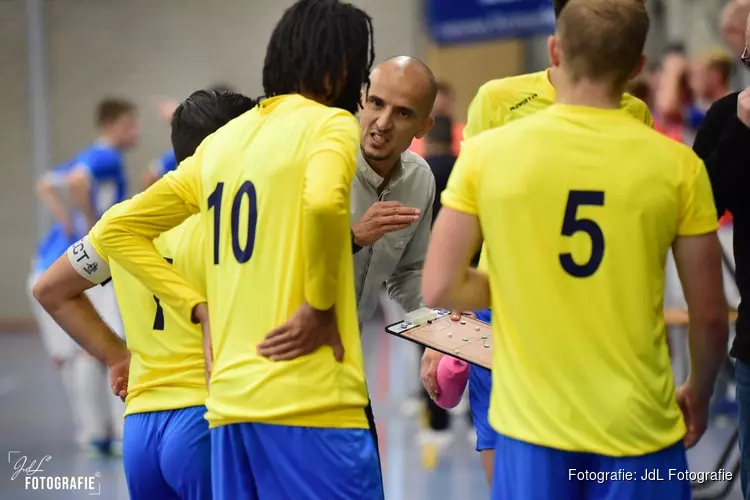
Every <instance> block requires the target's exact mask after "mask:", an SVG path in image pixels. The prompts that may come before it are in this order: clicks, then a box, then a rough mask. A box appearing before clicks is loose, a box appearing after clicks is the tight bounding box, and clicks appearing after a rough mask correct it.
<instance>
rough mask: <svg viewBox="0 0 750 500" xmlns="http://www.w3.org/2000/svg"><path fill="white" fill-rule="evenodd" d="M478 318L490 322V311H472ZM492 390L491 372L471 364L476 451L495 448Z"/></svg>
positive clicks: (470, 377)
mask: <svg viewBox="0 0 750 500" xmlns="http://www.w3.org/2000/svg"><path fill="white" fill-rule="evenodd" d="M474 314H475V315H476V317H477V319H478V320H480V321H484V322H485V323H492V312H491V311H490V310H489V309H483V310H481V311H476V312H475V313H474ZM491 392H492V372H491V371H489V370H487V369H486V368H481V367H479V366H476V365H472V366H471V369H470V370H469V410H470V411H471V420H472V421H473V422H474V428H475V429H476V431H477V451H482V450H491V449H493V448H495V435H496V433H495V430H494V429H493V428H492V427H490V422H489V414H490V393H491Z"/></svg>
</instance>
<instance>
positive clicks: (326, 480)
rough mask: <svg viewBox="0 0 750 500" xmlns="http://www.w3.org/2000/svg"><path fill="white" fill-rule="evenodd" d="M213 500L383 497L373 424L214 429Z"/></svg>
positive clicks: (376, 499)
mask: <svg viewBox="0 0 750 500" xmlns="http://www.w3.org/2000/svg"><path fill="white" fill-rule="evenodd" d="M211 447H212V467H213V469H212V471H213V481H214V483H213V498H214V500H238V499H242V500H259V499H262V500H300V499H305V500H382V499H383V482H382V478H381V475H380V464H379V461H378V454H377V449H376V447H375V442H374V440H373V437H372V434H371V432H370V430H368V429H330V428H312V427H292V426H284V425H271V424H260V423H239V424H229V425H223V426H220V427H216V428H214V429H211Z"/></svg>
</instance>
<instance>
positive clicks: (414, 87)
mask: <svg viewBox="0 0 750 500" xmlns="http://www.w3.org/2000/svg"><path fill="white" fill-rule="evenodd" d="M436 95H437V82H436V81H435V76H434V75H433V74H432V71H430V68H428V67H427V65H426V64H425V63H423V62H422V61H420V60H419V59H417V58H415V57H409V56H398V57H392V58H390V59H388V60H386V61H383V62H382V63H380V64H378V65H377V66H376V67H375V69H374V70H373V71H372V73H371V74H370V88H369V90H368V92H367V94H366V95H363V109H362V111H361V112H360V119H359V123H360V127H361V130H362V146H361V147H362V154H363V156H364V157H365V159H366V160H367V163H368V164H369V165H370V166H371V167H372V168H373V169H374V170H375V171H376V172H378V173H379V174H380V175H381V176H383V177H385V176H387V174H389V173H390V171H391V170H392V169H393V167H394V166H395V165H396V164H397V162H398V159H399V157H400V155H401V153H403V152H404V151H406V149H407V148H408V147H409V145H410V144H411V142H412V140H413V139H414V138H415V137H418V138H420V137H422V136H424V135H425V134H426V133H427V131H428V130H430V127H432V122H433V121H432V118H431V117H430V112H431V111H432V106H433V104H434V103H435V96H436Z"/></svg>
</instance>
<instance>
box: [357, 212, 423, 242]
mask: <svg viewBox="0 0 750 500" xmlns="http://www.w3.org/2000/svg"><path fill="white" fill-rule="evenodd" d="M419 214H420V210H419V209H418V208H409V207H405V206H404V204H403V203H399V202H398V201H378V202H375V203H373V204H372V206H371V207H370V208H369V209H367V212H365V215H363V216H362V218H361V219H359V220H358V221H357V222H355V223H354V225H353V226H352V233H353V234H354V243H356V244H357V245H359V246H361V247H366V246H369V245H372V244H373V243H375V242H376V241H378V240H379V239H380V238H381V237H382V236H383V235H384V234H385V233H392V232H393V231H398V230H400V229H404V228H406V227H409V226H410V225H411V224H413V223H414V222H416V221H418V220H419Z"/></svg>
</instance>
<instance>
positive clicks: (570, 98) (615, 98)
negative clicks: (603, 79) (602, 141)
mask: <svg viewBox="0 0 750 500" xmlns="http://www.w3.org/2000/svg"><path fill="white" fill-rule="evenodd" d="M550 76H551V75H550ZM554 85H555V91H556V97H555V101H556V102H557V103H558V104H569V105H573V106H588V107H591V108H604V109H620V100H621V99H622V92H617V91H616V90H615V91H613V90H612V87H611V86H609V85H605V84H602V83H600V82H594V81H591V80H579V81H577V82H575V83H574V82H571V81H569V80H568V79H567V78H565V77H564V76H563V75H560V74H558V75H556V76H555V80H554Z"/></svg>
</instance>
